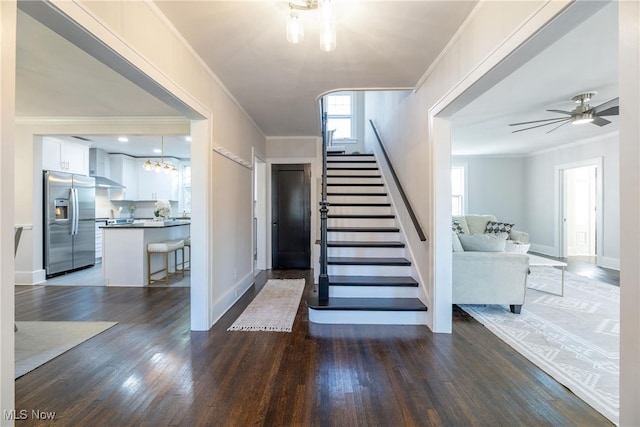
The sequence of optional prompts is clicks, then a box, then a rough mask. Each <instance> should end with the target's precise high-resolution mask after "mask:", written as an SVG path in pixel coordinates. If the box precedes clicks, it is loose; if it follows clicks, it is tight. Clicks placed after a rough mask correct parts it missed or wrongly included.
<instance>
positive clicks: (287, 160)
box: [266, 157, 322, 268]
mask: <svg viewBox="0 0 640 427" xmlns="http://www.w3.org/2000/svg"><path fill="white" fill-rule="evenodd" d="M321 161H322V159H320V160H318V158H316V157H274V158H269V159H268V160H267V171H270V170H271V167H272V166H273V165H277V164H295V163H300V164H307V163H308V164H310V165H311V178H310V185H311V189H310V190H311V224H310V225H311V229H310V230H309V232H310V236H309V243H310V245H311V247H310V248H309V252H310V253H311V268H316V267H317V265H316V264H317V262H316V261H317V260H316V258H317V257H316V256H315V251H314V247H315V240H314V236H315V235H319V226H318V225H317V224H318V216H319V212H320V207H319V206H318V205H317V202H318V201H319V199H318V194H319V192H318V188H319V186H320V179H321V177H320V174H319V173H318V172H316V171H318V170H319V169H320V166H319V165H320V162H321ZM272 196H273V189H272V182H271V174H270V173H267V224H271V222H272V215H271V212H272V206H271V198H272ZM316 230H317V233H316ZM272 245H273V242H272V239H271V233H270V232H267V246H266V247H267V248H269V249H271V247H272ZM266 255H267V259H266V261H267V266H268V268H273V259H272V254H271V250H267V254H266Z"/></svg>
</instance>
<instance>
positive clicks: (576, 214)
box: [563, 165, 598, 257]
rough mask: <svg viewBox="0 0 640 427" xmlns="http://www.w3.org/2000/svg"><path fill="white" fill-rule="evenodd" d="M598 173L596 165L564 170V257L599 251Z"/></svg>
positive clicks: (595, 253)
mask: <svg viewBox="0 0 640 427" xmlns="http://www.w3.org/2000/svg"><path fill="white" fill-rule="evenodd" d="M597 175H598V168H597V167H596V165H588V166H582V167H577V168H571V169H564V171H563V186H564V200H563V206H564V215H563V221H564V227H563V228H564V233H563V240H564V244H563V248H564V253H563V256H565V257H570V256H587V257H595V256H596V255H597V249H596V242H597V237H596V235H597V234H596V230H597V225H596V214H597V207H596V198H597V188H596V182H597Z"/></svg>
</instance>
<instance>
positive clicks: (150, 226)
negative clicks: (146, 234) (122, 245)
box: [100, 220, 191, 229]
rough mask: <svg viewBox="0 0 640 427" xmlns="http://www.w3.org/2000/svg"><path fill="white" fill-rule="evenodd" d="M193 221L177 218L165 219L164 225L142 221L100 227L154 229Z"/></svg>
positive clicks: (188, 223) (177, 225) (187, 223)
mask: <svg viewBox="0 0 640 427" xmlns="http://www.w3.org/2000/svg"><path fill="white" fill-rule="evenodd" d="M148 222H150V223H152V222H153V221H148ZM190 224H191V221H184V220H176V221H165V222H164V224H162V225H155V224H154V225H145V223H144V222H140V223H135V224H109V225H103V226H100V228H136V229H140V228H149V229H154V228H167V227H179V226H182V225H190Z"/></svg>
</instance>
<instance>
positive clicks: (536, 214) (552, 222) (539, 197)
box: [524, 133, 620, 268]
mask: <svg viewBox="0 0 640 427" xmlns="http://www.w3.org/2000/svg"><path fill="white" fill-rule="evenodd" d="M619 140H620V137H619V135H618V134H617V133H615V134H610V135H607V136H604V137H600V138H593V139H590V140H586V141H579V142H576V143H573V144H568V145H566V146H563V147H559V148H557V149H552V150H544V151H541V152H539V153H534V154H533V155H530V156H528V157H527V158H526V167H525V171H526V172H525V173H526V176H525V182H526V189H525V192H524V194H525V195H526V196H525V198H524V201H525V209H524V211H525V224H526V227H527V229H526V231H528V232H529V237H530V240H531V249H532V250H534V251H536V252H541V253H544V254H547V255H552V256H561V253H560V252H561V247H560V245H561V241H560V239H561V236H559V233H560V231H559V228H558V225H559V224H558V212H559V209H560V206H561V205H560V204H559V198H560V197H561V193H560V191H559V188H558V187H559V182H558V177H557V173H558V171H557V168H558V167H559V166H563V165H570V164H574V163H580V162H582V161H586V160H592V159H598V158H602V162H603V167H602V169H603V170H602V171H598V173H601V174H602V178H603V201H604V203H603V212H602V213H603V229H602V230H601V231H602V235H603V238H602V242H601V243H602V249H603V251H602V253H601V254H598V258H599V261H602V265H603V266H606V267H609V268H619V263H620V229H619V224H620V178H619V174H618V173H619V170H620V143H619ZM601 258H602V259H601Z"/></svg>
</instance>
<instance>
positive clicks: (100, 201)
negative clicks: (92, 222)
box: [96, 188, 183, 218]
mask: <svg viewBox="0 0 640 427" xmlns="http://www.w3.org/2000/svg"><path fill="white" fill-rule="evenodd" d="M155 210H156V208H155V201H136V202H132V201H126V200H123V201H118V200H109V190H107V189H98V188H96V218H132V213H133V218H153V217H154V215H153V211H155ZM171 216H172V217H176V218H178V217H181V216H183V212H181V211H179V207H178V202H171Z"/></svg>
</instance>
